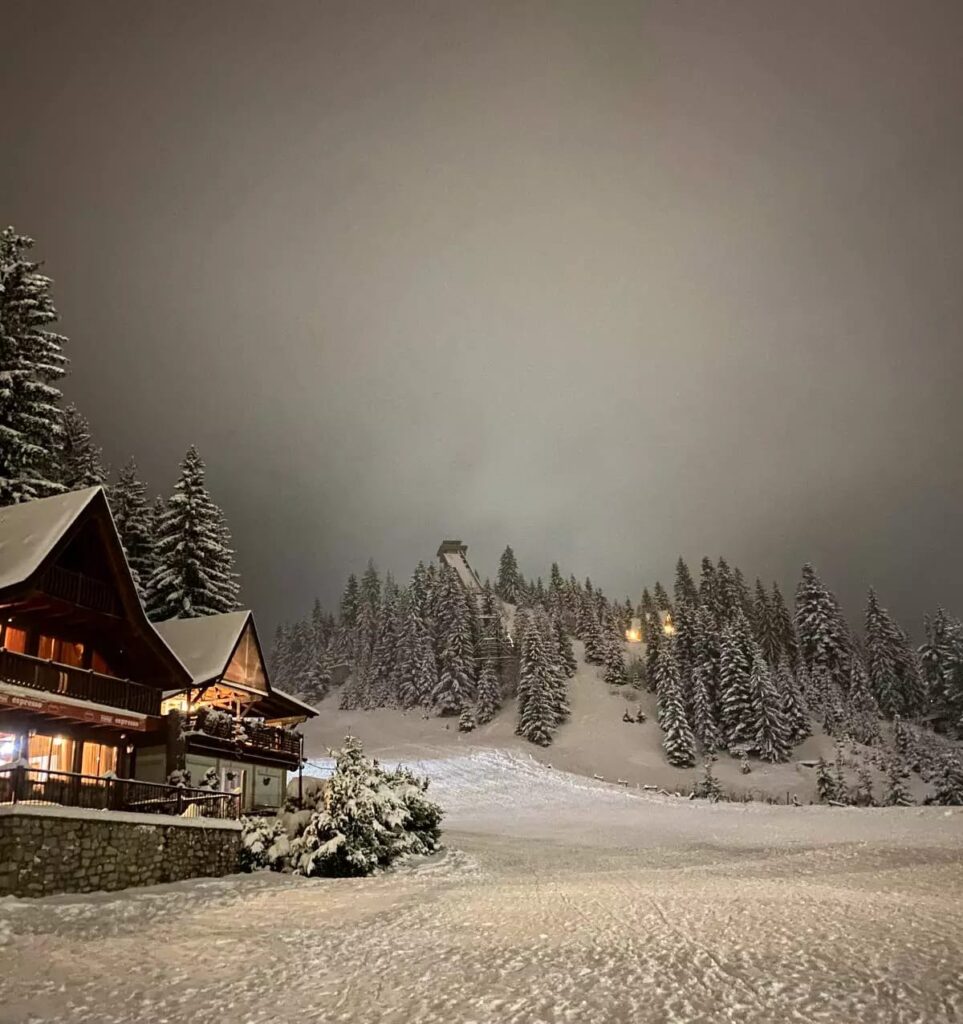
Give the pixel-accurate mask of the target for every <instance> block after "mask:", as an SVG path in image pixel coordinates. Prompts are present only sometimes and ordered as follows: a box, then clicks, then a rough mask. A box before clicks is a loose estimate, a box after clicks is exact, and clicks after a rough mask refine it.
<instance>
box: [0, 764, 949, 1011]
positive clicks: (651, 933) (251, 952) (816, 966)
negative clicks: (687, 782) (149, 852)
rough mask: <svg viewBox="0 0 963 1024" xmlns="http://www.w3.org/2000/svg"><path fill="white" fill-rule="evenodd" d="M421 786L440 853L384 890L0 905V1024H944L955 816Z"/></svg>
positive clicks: (123, 896) (583, 786)
mask: <svg viewBox="0 0 963 1024" xmlns="http://www.w3.org/2000/svg"><path fill="white" fill-rule="evenodd" d="M414 760H416V759H409V763H412V762H413V761H414ZM422 767H423V768H424V769H425V770H427V771H428V772H429V773H430V774H431V775H432V777H433V780H434V782H433V791H434V793H435V795H436V797H437V798H438V799H439V800H440V802H441V803H442V804H443V806H444V807H445V808H446V811H447V817H446V826H447V831H446V841H447V843H448V850H447V851H446V852H445V853H443V854H441V855H439V856H438V857H436V858H432V859H431V860H429V861H426V862H423V863H420V864H409V865H406V866H404V867H403V868H401V869H399V870H398V871H397V872H393V873H392V874H389V875H385V876H382V877H378V878H374V879H362V880H338V881H307V880H302V879H294V878H290V877H285V876H277V875H264V874H262V875H257V876H248V877H238V878H231V879H223V880H208V881H194V882H190V883H181V884H177V885H171V886H161V887H157V888H154V889H149V890H139V891H135V892H128V893H119V894H109V895H106V894H100V895H94V896H75V897H66V896H65V897H54V898H48V899H45V900H41V901H36V902H31V901H17V900H12V899H8V900H0V943H5V944H4V945H2V946H0V958H2V963H3V971H2V972H0V1021H3V1022H4V1024H6V1022H14V1021H16V1022H23V1021H33V1022H39V1021H46V1022H51V1024H52V1022H67V1021H71V1022H78V1024H80V1022H97V1024H116V1022H120V1021H124V1022H158V1024H159V1022H162V1021H166V1022H169V1024H180V1022H188V1021H191V1022H193V1021H232V1022H234V1021H237V1022H238V1024H246V1022H247V1024H261V1022H267V1021H298V1022H301V1021H308V1022H318V1024H320V1022H325V1024H327V1022H349V1021H350V1022H357V1024H369V1022H370V1024H375V1022H383V1024H416V1022H425V1024H468V1022H475V1024H481V1022H496V1021H497V1022H504V1024H516V1022H518V1024H520V1022H546V1024H561V1022H579V1024H581V1022H592V1024H595V1022H599V1024H604V1022H609V1021H611V1022H625V1024H629V1022H644V1021H659V1022H666V1024H668V1022H706V1021H746V1022H762V1021H765V1022H770V1021H773V1022H774V1021H801V1022H802V1021H806V1022H816V1021H834V1022H835V1021H838V1022H840V1024H857V1022H862V1021H874V1022H911V1021H912V1022H926V1024H935V1022H942V1021H946V1022H949V1021H955V1020H959V1019H960V1017H961V1014H963V974H961V967H963V813H961V811H960V810H959V809H953V810H952V811H951V810H949V809H944V808H907V809H902V810H896V809H892V810H856V809H842V808H840V809H835V808H821V807H803V808H792V807H770V806H765V805H759V804H750V805H716V806H708V805H705V804H701V803H690V802H687V801H684V800H678V799H674V798H666V797H653V796H649V795H647V794H641V793H637V792H626V791H625V790H623V789H621V788H619V787H617V786H614V785H609V784H605V783H599V782H595V781H593V780H591V779H587V778H584V777H581V776H574V775H567V774H564V773H562V772H561V771H559V770H557V769H550V768H547V767H545V766H544V765H541V764H539V763H537V762H536V761H534V760H532V759H531V758H529V757H527V756H524V755H519V754H509V753H498V752H492V751H488V752H479V753H476V754H466V755H464V756H455V757H448V758H443V759H435V760H431V761H427V762H425V763H423V765H422Z"/></svg>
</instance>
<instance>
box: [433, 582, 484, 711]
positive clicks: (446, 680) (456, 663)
mask: <svg viewBox="0 0 963 1024" xmlns="http://www.w3.org/2000/svg"><path fill="white" fill-rule="evenodd" d="M438 609H439V611H440V612H441V613H442V615H443V617H442V620H441V622H440V626H439V628H440V632H439V637H438V639H439V642H440V646H441V653H440V655H439V658H438V684H437V686H436V687H435V693H434V697H433V700H432V704H433V705H434V708H435V712H436V713H437V714H438V715H457V714H460V713H461V711H462V709H463V708H464V707H465V705H466V704H469V703H470V702H471V701H472V700H473V698H474V689H475V650H474V644H473V642H472V624H471V619H470V616H469V609H468V604H467V602H466V601H465V591H464V588H463V587H462V585H461V581H460V580H459V579H458V575H457V573H456V572H455V570H454V569H452V568H451V566H445V567H444V569H443V570H442V574H441V582H440V587H439V601H438Z"/></svg>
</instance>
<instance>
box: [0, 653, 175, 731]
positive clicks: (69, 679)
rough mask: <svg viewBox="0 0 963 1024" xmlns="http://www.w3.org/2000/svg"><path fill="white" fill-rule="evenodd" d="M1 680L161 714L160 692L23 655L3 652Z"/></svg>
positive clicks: (89, 670) (92, 672) (30, 687)
mask: <svg viewBox="0 0 963 1024" xmlns="http://www.w3.org/2000/svg"><path fill="white" fill-rule="evenodd" d="M0 680H3V681H5V682H8V683H13V684H14V685H16V686H25V687H27V688H28V689H30V690H41V691H43V692H45V693H59V694H61V695H62V696H65V697H72V698H75V699H78V700H89V701H92V702H94V703H97V704H107V705H109V706H111V707H115V708H118V709H121V710H124V711H136V712H138V713H140V714H144V715H159V714H160V702H161V691H160V689H155V688H154V687H152V686H145V685H144V684H143V683H135V682H134V681H133V680H131V679H118V678H117V677H116V676H106V675H103V674H102V673H100V672H95V671H94V670H93V669H89V668H77V667H76V666H74V665H64V664H62V663H61V662H58V661H47V660H45V659H44V658H37V657H34V656H33V655H32V654H21V653H20V652H19V651H7V650H0Z"/></svg>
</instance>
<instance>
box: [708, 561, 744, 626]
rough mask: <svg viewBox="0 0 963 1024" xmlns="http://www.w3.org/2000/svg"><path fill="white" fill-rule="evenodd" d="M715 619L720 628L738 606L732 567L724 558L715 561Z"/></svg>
mask: <svg viewBox="0 0 963 1024" xmlns="http://www.w3.org/2000/svg"><path fill="white" fill-rule="evenodd" d="M714 596H715V601H716V620H717V621H718V623H719V626H720V628H721V627H722V626H724V625H725V624H726V623H727V622H729V621H730V619H731V618H732V616H733V615H735V613H736V610H737V609H738V608H739V595H738V594H737V592H736V581H735V579H734V577H733V575H732V569H730V568H729V563H728V562H727V561H726V560H725V558H723V557H721V556H720V558H719V561H718V562H717V563H716V576H715V594H714Z"/></svg>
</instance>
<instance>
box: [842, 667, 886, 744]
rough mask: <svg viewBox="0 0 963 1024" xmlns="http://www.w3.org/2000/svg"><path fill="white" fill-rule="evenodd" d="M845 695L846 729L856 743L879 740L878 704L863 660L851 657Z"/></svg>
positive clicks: (870, 742)
mask: <svg viewBox="0 0 963 1024" xmlns="http://www.w3.org/2000/svg"><path fill="white" fill-rule="evenodd" d="M846 696H847V709H846V710H847V715H846V718H847V723H846V731H847V732H848V733H849V735H850V736H852V738H853V739H854V740H856V742H857V743H865V744H872V743H878V742H879V705H878V704H877V703H876V698H875V697H874V696H873V692H872V690H871V689H870V682H869V676H868V675H867V673H866V669H865V667H864V666H863V661H862V659H861V658H859V657H857V656H856V655H854V656H853V658H852V669H851V671H850V677H849V692H848V694H847V695H846Z"/></svg>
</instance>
